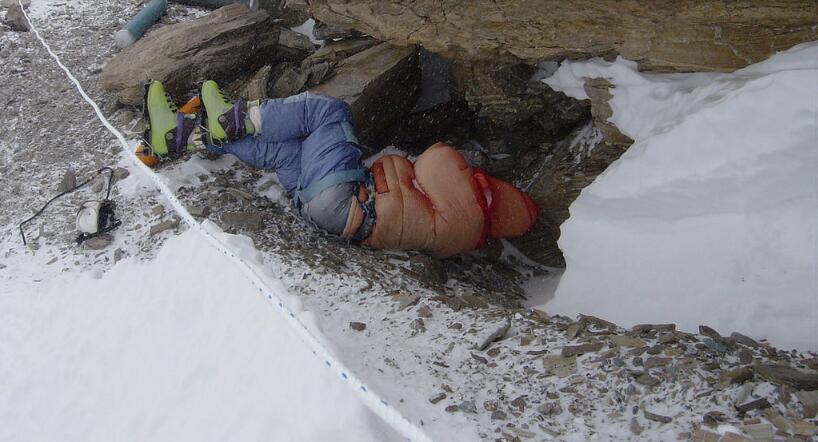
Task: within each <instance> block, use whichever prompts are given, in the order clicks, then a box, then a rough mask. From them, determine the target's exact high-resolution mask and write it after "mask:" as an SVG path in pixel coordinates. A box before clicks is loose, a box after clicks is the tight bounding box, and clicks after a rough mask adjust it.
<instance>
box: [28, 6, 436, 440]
mask: <svg viewBox="0 0 818 442" xmlns="http://www.w3.org/2000/svg"><path fill="white" fill-rule="evenodd" d="M17 3H18V4H19V5H20V9H21V10H22V12H23V16H24V17H25V19H26V21H27V22H28V24H29V27H30V28H31V30H32V31H33V32H34V35H35V36H36V37H37V39H38V40H40V42H41V43H42V44H43V47H45V49H46V51H48V53H49V54H51V56H52V57H53V58H54V60H55V61H56V62H57V65H59V67H60V68H61V69H62V70H63V71H64V72H65V74H66V75H67V76H68V79H69V80H71V82H73V83H74V85H75V86H76V88H77V90H78V91H79V93H80V95H82V98H83V99H85V101H87V102H88V104H89V105H91V107H92V108H93V109H94V112H95V113H96V114H97V118H99V120H100V121H101V122H102V124H103V125H104V126H105V128H107V129H108V131H109V132H111V133H112V134H113V135H114V136H115V137H116V138H117V140H119V144H120V146H121V147H122V149H123V151H124V152H125V155H126V156H128V157H129V158H130V159H131V162H132V163H133V164H134V165H135V166H136V167H138V168H139V169H140V170H141V171H142V172H143V173H145V175H146V176H147V177H148V178H150V179H151V181H153V182H154V184H156V187H157V188H159V191H160V192H161V193H162V194H163V195H164V196H165V198H167V199H168V201H169V202H170V204H171V206H172V207H173V209H174V210H175V211H176V213H177V214H179V216H180V217H181V218H182V220H184V221H185V222H186V223H187V224H188V225H189V226H190V227H191V228H192V229H193V230H195V231H197V232H199V233H200V234H202V235H203V236H204V237H205V239H207V240H208V242H209V243H210V244H211V245H212V246H213V247H215V248H216V250H218V251H220V252H222V253H223V254H224V255H226V256H228V257H230V258H231V259H232V260H233V262H234V263H235V264H236V266H237V267H238V268H239V270H241V272H242V273H243V274H244V275H245V276H246V277H247V278H248V279H249V280H250V282H251V283H252V284H253V286H255V287H256V289H258V291H259V293H260V294H262V295H264V296H266V297H267V299H269V300H270V301H272V302H273V304H274V305H277V306H278V307H279V308H278V309H277V311H279V313H281V314H282V315H283V317H284V318H285V319H286V320H287V321H288V322H289V324H290V326H291V328H292V329H293V330H294V331H295V332H296V333H297V334H298V336H299V337H300V338H301V339H302V341H303V342H304V343H305V344H307V346H308V347H310V349H311V350H312V353H313V354H314V355H315V356H316V357H318V358H319V359H321V361H322V362H323V364H324V366H325V367H326V368H328V369H330V370H331V371H333V372H335V373H336V375H337V379H340V380H342V381H344V384H346V385H347V386H348V387H349V388H350V389H352V391H353V392H354V393H355V394H356V395H357V396H358V397H359V398H360V399H361V401H363V403H364V404H365V405H366V406H367V407H368V408H369V409H370V410H372V412H373V413H375V414H376V415H378V416H379V417H380V418H381V419H383V420H384V421H385V422H386V423H387V424H389V426H391V427H392V428H393V429H394V430H395V431H397V432H398V433H400V434H401V435H403V436H404V437H406V438H407V439H409V440H411V441H431V440H432V439H431V438H430V437H429V436H428V435H427V434H426V432H425V431H424V430H423V429H421V428H420V427H419V426H418V425H417V424H415V423H413V422H411V421H410V420H409V419H407V418H406V417H404V416H403V415H402V414H401V413H400V412H399V411H398V410H397V409H395V408H393V407H392V406H390V405H389V403H388V402H387V401H385V400H384V399H382V398H381V396H379V395H378V394H377V393H375V392H374V391H372V390H371V389H369V388H368V387H367V386H366V384H364V383H363V381H362V380H361V379H360V378H359V377H358V376H356V375H355V374H354V373H352V372H351V371H350V370H349V369H348V368H347V367H346V366H345V365H344V364H343V363H341V362H340V361H338V360H337V359H335V358H334V357H333V356H332V355H331V354H330V352H329V351H328V350H327V348H326V347H324V346H323V345H322V344H321V342H320V341H319V340H318V339H317V338H316V337H315V335H314V334H313V332H312V331H311V330H310V329H309V328H308V327H307V326H306V324H304V323H303V322H302V321H301V320H300V319H298V317H297V316H296V315H295V313H293V312H292V310H290V308H289V307H288V306H287V305H286V304H285V303H284V300H283V299H282V296H281V295H282V293H277V292H276V290H273V289H272V288H271V287H270V286H269V285H268V284H267V283H266V282H265V281H264V279H263V278H261V277H260V276H259V274H258V273H257V272H256V271H255V270H254V269H253V268H252V267H251V266H250V265H249V264H248V263H247V262H246V261H244V260H243V259H242V258H241V257H239V256H238V255H236V254H235V253H234V252H233V250H231V249H230V247H228V246H227V245H226V244H224V243H223V242H222V241H221V240H220V239H219V238H217V237H216V236H215V235H213V233H211V232H210V231H208V230H207V229H206V228H205V227H204V226H203V225H202V224H200V223H199V222H197V221H196V220H195V219H194V218H193V216H191V215H190V212H188V211H187V209H186V208H185V206H184V205H182V202H181V201H179V199H178V198H177V197H176V195H175V194H174V193H173V191H171V190H170V188H168V186H167V185H166V184H165V183H164V182H163V181H162V180H161V179H160V178H159V176H158V175H156V174H155V173H154V172H153V171H152V170H151V169H150V168H148V166H146V165H145V164H144V163H142V161H140V160H139V158H137V156H136V154H135V153H134V152H132V151H131V149H130V147H129V146H128V141H127V140H126V139H125V137H124V136H123V135H122V133H121V132H120V131H119V130H117V129H116V128H115V127H114V126H113V125H112V124H111V123H110V122H109V121H108V119H107V118H105V116H104V115H103V114H102V111H101V110H100V109H99V106H98V105H97V103H96V102H94V100H92V99H91V97H89V96H88V94H86V93H85V90H84V89H83V87H82V85H80V82H79V81H78V80H77V79H76V77H74V75H73V74H71V71H70V70H69V69H68V68H67V67H65V65H64V64H63V63H62V61H60V57H58V56H57V54H55V53H54V51H52V50H51V47H50V46H49V45H48V43H46V41H45V40H44V39H43V37H42V36H40V33H39V32H38V31H37V28H36V27H35V26H34V23H32V21H31V18H30V17H29V16H28V13H26V11H25V8H24V7H23V4H22V0H17Z"/></svg>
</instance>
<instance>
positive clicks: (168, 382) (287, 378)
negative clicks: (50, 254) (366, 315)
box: [0, 226, 396, 441]
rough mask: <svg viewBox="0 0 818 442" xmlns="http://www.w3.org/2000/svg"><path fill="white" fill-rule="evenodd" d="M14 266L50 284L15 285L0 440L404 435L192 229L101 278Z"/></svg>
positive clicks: (5, 328)
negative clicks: (353, 390) (151, 254)
mask: <svg viewBox="0 0 818 442" xmlns="http://www.w3.org/2000/svg"><path fill="white" fill-rule="evenodd" d="M211 227H212V226H211ZM227 237H228V238H229V241H230V242H231V243H232V244H233V247H234V248H235V249H239V250H244V252H246V253H248V254H250V253H257V252H255V250H254V249H251V247H252V246H251V245H248V244H246V243H247V242H249V241H248V240H247V239H246V238H241V237H236V236H230V235H227ZM9 264H10V266H11V267H9V268H7V269H4V272H8V274H9V275H10V274H12V273H15V274H23V275H25V274H27V273H32V272H33V273H40V274H41V275H40V276H41V277H42V278H41V280H39V281H38V280H35V279H29V278H16V279H6V278H4V279H6V281H5V283H4V288H3V290H2V296H0V378H2V379H3V382H2V383H0V397H3V398H4V400H2V401H0V422H3V425H2V426H0V440H33V441H36V440H65V441H70V440H77V441H79V440H82V441H94V440H201V441H206V440H348V441H359V440H373V441H374V440H378V441H380V440H395V439H396V436H395V434H394V433H391V430H389V429H388V428H387V427H386V426H385V424H384V423H383V422H381V421H380V420H379V419H378V418H377V417H375V416H374V415H372V414H371V413H370V412H369V411H368V410H367V409H366V408H365V407H364V406H363V405H362V404H361V403H360V402H359V401H358V400H357V398H356V397H354V396H353V395H352V394H351V392H350V390H349V389H348V388H347V387H346V386H345V385H343V384H342V382H341V381H340V380H338V379H336V377H335V376H333V375H331V373H330V372H329V370H326V369H324V365H323V363H322V361H320V360H319V359H317V358H316V357H315V356H313V355H312V353H311V352H310V351H309V350H308V348H307V347H306V346H305V345H304V344H303V343H302V342H301V341H300V340H299V338H298V337H296V335H295V334H294V333H293V332H292V331H291V329H290V328H289V327H288V326H287V325H286V323H285V321H283V320H281V318H279V317H278V316H277V314H276V313H275V312H274V311H273V308H272V306H271V304H270V303H268V302H267V301H266V299H265V298H263V297H262V296H260V295H258V293H257V291H256V290H255V289H254V288H253V286H252V285H250V283H249V282H248V280H247V279H246V277H245V276H244V275H243V274H242V273H241V272H240V271H239V270H238V269H237V268H236V267H235V266H234V265H233V264H232V263H231V262H230V261H229V260H228V258H226V257H224V256H223V255H222V254H220V253H218V252H217V251H216V250H215V249H213V248H212V247H210V246H209V245H208V243H207V242H206V241H204V240H203V239H202V238H201V236H200V234H198V233H196V232H194V231H192V230H190V231H187V232H186V233H184V234H182V235H180V236H177V237H173V238H171V239H169V240H168V241H167V242H166V243H165V245H164V246H163V247H162V249H161V250H160V251H159V253H158V255H157V256H156V258H155V259H154V260H152V261H139V260H137V259H126V260H124V261H121V262H119V263H118V264H117V265H116V266H114V267H113V268H112V269H111V270H110V271H108V272H107V273H105V274H104V275H101V274H91V275H78V274H76V273H69V274H63V275H57V274H49V272H51V273H56V270H51V271H49V267H48V266H46V265H43V264H41V263H38V262H37V260H36V259H32V260H29V261H11V262H9ZM17 266H23V267H29V268H19V267H17ZM184 275H197V277H195V278H190V277H183V276H184ZM95 277H96V279H95Z"/></svg>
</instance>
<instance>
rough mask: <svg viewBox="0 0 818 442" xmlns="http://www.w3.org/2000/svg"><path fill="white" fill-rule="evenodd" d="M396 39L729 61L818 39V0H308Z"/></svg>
mask: <svg viewBox="0 0 818 442" xmlns="http://www.w3.org/2000/svg"><path fill="white" fill-rule="evenodd" d="M309 3H310V6H311V7H312V12H313V15H314V16H315V17H316V18H317V19H319V20H321V21H323V22H326V23H331V24H335V25H340V26H344V27H349V28H354V29H356V30H358V31H361V32H364V33H366V34H370V35H372V36H374V37H376V38H378V39H380V40H386V41H390V42H392V43H394V44H419V45H421V46H423V47H424V48H426V49H428V50H430V51H432V52H435V53H439V54H442V55H445V56H447V57H451V58H455V59H468V60H484V61H491V62H496V61H498V60H505V61H519V60H524V61H529V62H539V61H543V60H561V59H563V58H586V57H592V56H611V55H614V54H621V55H622V56H624V57H625V58H628V59H630V60H635V61H638V62H639V63H640V65H641V66H642V67H643V68H645V69H650V70H661V71H729V70H734V69H737V68H740V67H743V66H746V65H748V64H751V63H755V62H758V61H761V60H763V59H765V58H767V57H769V56H770V55H772V54H773V53H775V52H776V51H779V50H782V49H787V48H789V47H791V46H793V45H795V44H796V43H800V42H804V41H810V40H815V39H818V27H816V24H818V3H816V2H815V1H814V0H769V1H767V0H737V1H727V2H725V1H721V0H656V1H650V2H643V1H630V0H626V1H622V0H575V1H570V2H566V1H560V0H524V1H519V0H474V1H469V2H461V1H457V2H455V1H450V0H443V1H440V0H389V1H382V0H309Z"/></svg>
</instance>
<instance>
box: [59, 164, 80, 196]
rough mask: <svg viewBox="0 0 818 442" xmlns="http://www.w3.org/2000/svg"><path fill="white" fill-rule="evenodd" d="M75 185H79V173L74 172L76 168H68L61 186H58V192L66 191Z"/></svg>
mask: <svg viewBox="0 0 818 442" xmlns="http://www.w3.org/2000/svg"><path fill="white" fill-rule="evenodd" d="M75 187H77V174H76V173H75V172H74V170H72V169H68V170H66V171H65V174H64V175H63V177H62V181H60V184H59V186H57V192H60V193H62V192H66V191H68V190H69V189H73V188H75Z"/></svg>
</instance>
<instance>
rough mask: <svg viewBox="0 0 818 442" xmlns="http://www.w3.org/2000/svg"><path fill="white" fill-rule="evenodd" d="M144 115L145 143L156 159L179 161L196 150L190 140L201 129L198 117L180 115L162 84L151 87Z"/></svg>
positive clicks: (151, 85) (146, 96) (148, 88)
mask: <svg viewBox="0 0 818 442" xmlns="http://www.w3.org/2000/svg"><path fill="white" fill-rule="evenodd" d="M145 113H146V114H147V119H148V125H147V128H146V134H145V140H146V141H147V142H148V143H149V144H150V147H151V150H152V151H153V154H154V155H156V156H158V157H164V156H170V157H172V158H176V157H179V156H180V155H182V154H183V153H184V152H186V151H193V150H196V146H195V145H193V144H191V143H190V142H189V139H190V138H191V134H193V132H194V131H195V130H196V129H197V127H198V126H199V117H198V115H197V114H185V113H182V112H179V110H178V108H177V107H176V104H175V103H174V102H173V100H171V98H170V95H168V94H167V92H165V88H164V86H162V83H161V82H158V81H151V82H150V84H148V87H147V90H146V92H145Z"/></svg>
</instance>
